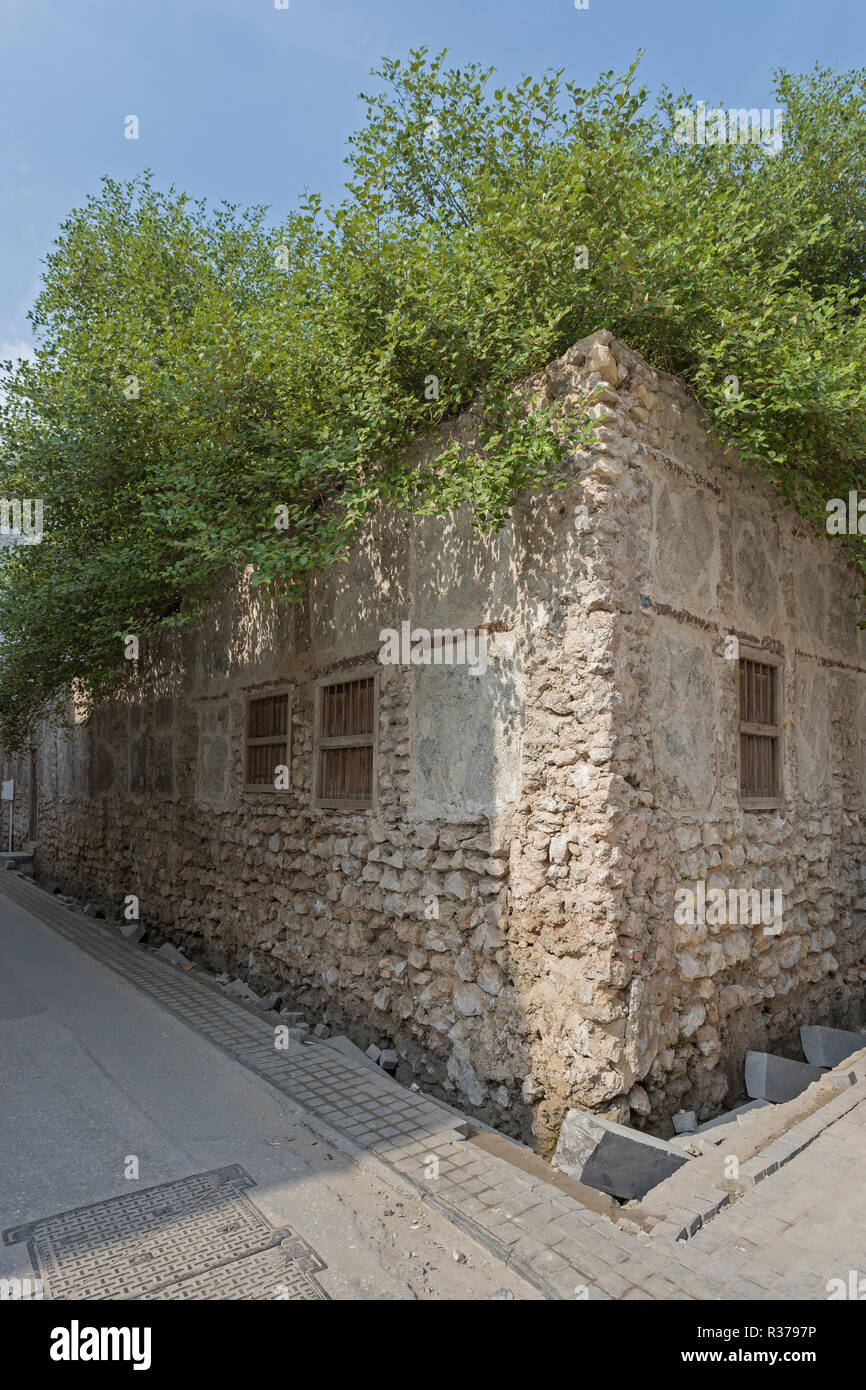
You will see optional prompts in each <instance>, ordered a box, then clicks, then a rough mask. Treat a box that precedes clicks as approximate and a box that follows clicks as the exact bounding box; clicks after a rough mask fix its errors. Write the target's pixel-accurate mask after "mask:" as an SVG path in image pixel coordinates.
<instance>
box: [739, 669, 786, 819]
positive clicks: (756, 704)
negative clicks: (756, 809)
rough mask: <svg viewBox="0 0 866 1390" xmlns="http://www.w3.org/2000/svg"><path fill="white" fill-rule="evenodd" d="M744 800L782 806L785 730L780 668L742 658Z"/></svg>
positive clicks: (741, 742)
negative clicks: (781, 702) (783, 734)
mask: <svg viewBox="0 0 866 1390" xmlns="http://www.w3.org/2000/svg"><path fill="white" fill-rule="evenodd" d="M739 681H740V796H741V798H742V800H743V801H744V802H751V803H753V804H755V805H759V806H760V805H767V806H773V805H779V804H780V802H781V788H782V775H781V774H782V768H781V749H782V727H781V718H780V715H779V667H778V666H775V665H771V664H770V663H768V662H763V661H756V660H752V659H751V658H747V657H741V658H740V661H739Z"/></svg>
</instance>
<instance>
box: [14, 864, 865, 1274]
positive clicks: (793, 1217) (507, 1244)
mask: <svg viewBox="0 0 866 1390" xmlns="http://www.w3.org/2000/svg"><path fill="white" fill-rule="evenodd" d="M0 891H2V892H4V893H5V894H7V895H8V896H9V897H10V898H12V899H13V900H14V901H15V902H17V903H18V904H19V905H20V906H22V907H24V908H26V909H27V910H28V911H30V912H31V913H32V914H33V915H34V916H35V917H36V918H38V920H40V921H41V922H43V923H45V925H47V926H49V927H50V928H52V929H53V930H54V931H56V932H58V933H59V934H60V935H61V936H63V937H65V938H66V939H67V940H68V941H71V942H73V943H74V944H75V945H76V946H78V947H79V948H80V949H82V950H84V951H86V952H87V953H88V954H89V955H90V956H92V957H94V958H95V959H96V960H98V961H100V962H101V963H102V964H103V965H104V966H106V967H107V968H108V969H110V970H112V971H114V972H115V973H116V974H118V975H119V976H121V977H122V978H123V979H125V980H127V981H128V982H129V983H130V984H132V985H134V986H135V987H136V988H138V989H141V990H143V991H144V992H145V993H147V994H148V995H149V996H150V997H151V998H152V999H153V1000H154V1001H155V1002H156V1003H158V1004H159V1005H161V1006H162V1007H163V1008H165V1009H167V1010H169V1011H170V1012H171V1013H172V1014H173V1015H174V1016H175V1017H177V1018H179V1019H181V1020H182V1021H183V1022H185V1023H187V1024H188V1025H189V1026H191V1027H192V1028H194V1029H195V1030H196V1031H198V1032H199V1033H201V1034H202V1035H203V1036H204V1037H206V1038H207V1039H208V1040H209V1041H210V1042H212V1043H213V1044H214V1045H215V1046H217V1047H219V1048H221V1049H222V1050H223V1051H225V1052H228V1053H230V1054H231V1056H233V1057H234V1058H235V1059H236V1060H238V1061H239V1062H240V1063H241V1064H242V1065H244V1066H246V1067H248V1068H249V1069H250V1070H252V1071H254V1072H255V1073H257V1074H258V1075H259V1076H262V1077H264V1078H265V1079H266V1080H268V1081H269V1082H271V1084H272V1085H274V1086H276V1087H277V1088H278V1089H279V1090H281V1091H282V1092H283V1093H284V1094H286V1095H288V1096H289V1097H290V1098H291V1099H292V1101H293V1102H295V1103H296V1104H297V1105H298V1106H300V1107H301V1108H302V1109H306V1110H307V1111H309V1112H311V1113H312V1114H314V1115H315V1116H316V1117H317V1118H318V1119H319V1120H321V1121H323V1122H324V1123H326V1124H328V1125H330V1126H331V1127H332V1128H333V1129H334V1130H336V1131H338V1132H339V1133H340V1134H342V1135H344V1136H345V1137H346V1138H347V1139H348V1140H349V1141H350V1142H351V1143H352V1144H354V1145H356V1146H357V1147H358V1148H360V1149H362V1150H367V1151H369V1152H371V1153H372V1154H375V1156H376V1157H377V1159H379V1160H380V1161H382V1162H384V1163H386V1164H387V1165H389V1166H390V1167H391V1168H393V1169H395V1170H396V1171H397V1172H398V1173H400V1174H401V1176H402V1177H404V1178H406V1179H408V1180H409V1181H410V1182H411V1183H412V1184H414V1186H415V1187H416V1188H418V1189H419V1190H420V1192H421V1193H422V1195H423V1197H424V1200H425V1201H427V1202H428V1203H429V1204H430V1205H431V1206H434V1207H436V1208H438V1209H439V1210H440V1211H442V1213H443V1214H444V1215H446V1216H447V1217H448V1218H449V1219H450V1220H451V1221H452V1222H455V1223H456V1224H457V1225H458V1226H460V1227H462V1228H463V1229H464V1230H466V1232H467V1234H470V1235H472V1236H473V1237H474V1238H475V1239H476V1240H479V1241H481V1242H482V1243H483V1244H484V1245H486V1246H487V1247H488V1248H489V1249H491V1250H492V1251H493V1252H494V1253H495V1254H497V1255H498V1256H499V1257H500V1258H501V1259H502V1260H503V1261H504V1262H505V1263H506V1264H508V1265H509V1266H511V1267H512V1268H513V1269H514V1270H515V1272H517V1273H519V1274H521V1275H522V1276H523V1277H524V1278H526V1279H528V1280H529V1281H530V1282H531V1283H532V1284H534V1285H535V1287H537V1288H538V1289H540V1290H541V1291H542V1292H543V1293H544V1294H546V1296H547V1297H549V1298H554V1299H575V1298H581V1299H582V1298H589V1299H591V1300H611V1299H622V1300H634V1299H659V1300H668V1299H677V1300H683V1299H723V1300H729V1299H736V1300H741V1299H751V1298H757V1299H770V1298H826V1297H827V1296H828V1294H827V1289H826V1286H827V1281H828V1280H829V1279H831V1278H833V1277H839V1278H845V1279H846V1280H847V1279H848V1273H849V1270H850V1269H859V1270H861V1271H862V1276H863V1277H864V1278H866V1181H864V1179H866V1152H864V1146H863V1144H862V1136H863V1132H864V1128H866V1099H856V1098H855V1097H854V1096H851V1098H850V1100H851V1102H853V1105H852V1104H851V1103H850V1102H849V1108H848V1109H847V1112H846V1113H844V1114H841V1116H840V1118H839V1119H837V1120H836V1121H835V1123H834V1124H833V1125H832V1126H831V1127H830V1128H828V1129H825V1130H824V1131H823V1132H822V1133H820V1134H819V1135H818V1136H817V1137H816V1138H815V1139H814V1140H813V1141H812V1142H811V1143H810V1144H809V1146H808V1147H807V1148H805V1149H803V1150H802V1151H801V1152H800V1153H798V1154H797V1155H796V1156H795V1157H793V1158H792V1159H791V1160H790V1161H789V1162H787V1163H785V1164H784V1166H783V1167H781V1168H779V1169H778V1170H777V1171H776V1172H774V1173H773V1174H772V1176H770V1177H769V1178H768V1179H767V1180H765V1181H763V1182H761V1183H760V1184H759V1185H758V1186H756V1187H754V1188H753V1189H752V1190H751V1191H750V1192H748V1193H747V1195H745V1196H744V1197H743V1198H742V1199H741V1200H739V1201H737V1202H735V1203H734V1204H733V1205H730V1206H725V1207H723V1208H722V1209H721V1211H719V1213H718V1214H717V1215H715V1216H714V1217H713V1218H712V1219H711V1220H709V1221H707V1222H706V1223H705V1224H704V1225H703V1227H702V1228H701V1229H700V1230H699V1231H698V1232H697V1234H696V1235H694V1236H693V1237H692V1238H691V1239H690V1240H688V1241H682V1240H671V1239H666V1238H664V1237H663V1238H660V1239H656V1238H654V1239H652V1240H651V1239H650V1238H648V1237H645V1236H641V1237H637V1236H635V1235H634V1234H632V1233H631V1232H629V1231H627V1230H623V1229H621V1228H620V1227H619V1226H617V1225H616V1224H614V1223H613V1222H612V1221H610V1220H609V1219H608V1218H607V1217H606V1216H604V1215H601V1214H600V1213H598V1212H594V1211H591V1210H589V1209H588V1208H586V1207H583V1206H581V1204H580V1203H579V1202H577V1201H576V1200H575V1199H574V1198H573V1197H571V1196H569V1195H568V1194H566V1193H563V1192H561V1191H560V1190H559V1189H558V1188H556V1187H554V1186H552V1185H551V1184H549V1183H546V1182H544V1181H543V1180H542V1179H540V1178H538V1177H535V1176H532V1175H529V1174H527V1173H524V1172H523V1171H522V1170H520V1169H517V1168H515V1167H514V1166H513V1165H512V1164H510V1163H508V1162H507V1160H505V1159H503V1158H499V1157H496V1156H494V1155H491V1154H489V1153H487V1152H485V1151H484V1150H482V1149H480V1148H477V1147H474V1146H473V1145H472V1144H471V1143H470V1142H469V1141H467V1140H465V1139H463V1138H462V1137H461V1135H460V1134H459V1133H458V1132H457V1130H456V1128H455V1126H457V1125H458V1124H459V1123H460V1122H461V1119H462V1117H461V1116H460V1115H459V1114H458V1113H457V1112H455V1111H454V1110H452V1109H450V1108H449V1107H448V1106H446V1105H444V1104H441V1103H439V1102H438V1101H436V1100H434V1099H431V1098H430V1097H428V1096H424V1095H421V1094H419V1093H415V1092H413V1091H411V1090H407V1089H405V1088H404V1087H402V1086H400V1085H398V1084H397V1083H396V1082H395V1081H392V1080H391V1079H390V1078H389V1077H388V1076H387V1075H385V1074H384V1073H383V1074H382V1075H381V1076H379V1075H377V1074H376V1073H375V1072H373V1071H372V1070H371V1069H370V1068H367V1067H364V1066H361V1065H359V1064H356V1063H355V1062H353V1061H352V1060H350V1059H349V1058H346V1057H343V1056H342V1055H341V1054H339V1053H338V1052H336V1051H335V1050H334V1049H331V1048H328V1047H325V1046H324V1045H322V1044H318V1043H317V1044H301V1043H294V1042H289V1043H288V1045H287V1046H286V1048H285V1049H280V1050H278V1049H277V1048H276V1047H275V1046H274V1037H275V1033H274V1027H275V1022H274V1020H273V1019H271V1020H268V1019H267V1018H266V1017H265V1016H264V1015H261V1016H258V1015H257V1012H256V1011H255V1009H254V1008H251V1007H249V1006H246V1005H244V1004H242V1003H240V1002H238V1001H236V1000H233V999H232V998H231V997H230V996H226V995H224V994H222V993H221V991H219V989H218V987H217V986H215V985H212V984H209V983H207V982H205V981H204V980H202V979H200V978H194V977H193V976H192V975H190V974H187V973H185V972H183V971H181V970H180V969H178V967H176V966H173V965H170V964H168V963H167V962H165V961H162V960H158V959H157V958H156V957H155V956H153V955H151V954H149V953H148V952H147V951H146V950H144V949H142V948H141V947H138V946H133V945H130V944H129V943H128V942H127V941H125V940H124V939H123V938H122V937H121V936H120V935H119V934H117V933H116V932H114V931H112V930H110V929H108V928H107V927H106V926H101V925H97V924H96V923H95V922H94V921H93V919H91V918H89V917H85V916H84V915H83V913H81V912H79V911H77V910H75V909H70V908H69V907H67V906H65V905H64V904H62V903H59V902H57V901H56V900H55V899H53V898H51V897H49V896H48V895H46V894H45V893H44V892H42V890H40V889H39V888H38V887H37V886H36V885H34V884H33V883H31V882H29V881H28V880H26V879H22V878H20V877H18V875H16V874H12V873H4V874H2V875H0ZM831 1104H835V1102H831ZM670 1229H671V1230H672V1231H673V1230H674V1228H673V1227H671V1228H670ZM839 1251H845V1252H850V1253H846V1254H845V1255H844V1256H843V1257H841V1258H840V1256H839V1253H838V1252H839Z"/></svg>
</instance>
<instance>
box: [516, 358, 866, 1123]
mask: <svg viewBox="0 0 866 1390" xmlns="http://www.w3.org/2000/svg"><path fill="white" fill-rule="evenodd" d="M595 344H596V345H595V347H594V348H593V349H591V350H590V355H589V357H587V358H586V360H585V361H584V362H583V369H584V372H585V370H586V368H587V367H589V366H592V367H594V368H595V370H596V373H599V372H600V373H601V374H603V376H604V378H605V380H606V384H607V385H608V386H609V387H610V389H609V390H608V392H607V395H606V398H605V399H606V403H607V406H608V409H609V411H610V412H611V413H610V416H609V418H608V419H607V421H606V422H605V424H604V426H603V428H602V430H601V431H600V434H601V436H602V438H601V439H600V442H599V447H598V451H597V453H596V454H595V456H594V458H593V459H592V460H590V461H589V466H588V468H587V470H586V472H585V473H584V475H583V481H584V488H585V492H586V494H587V504H588V505H585V506H581V505H580V504H578V509H577V518H576V520H577V526H578V531H579V533H580V536H581V557H582V562H583V565H584V569H583V572H582V575H581V577H580V579H579V582H578V583H577V584H576V585H574V586H572V591H571V594H570V595H569V596H568V598H567V600H566V602H565V603H564V605H563V608H562V626H561V640H560V643H559V648H558V650H555V651H553V652H552V653H551V655H550V658H549V659H548V662H547V671H548V672H549V677H550V678H549V687H548V688H547V690H546V692H545V693H542V691H541V690H539V692H538V698H537V703H535V705H534V709H533V710H532V711H530V713H529V716H528V717H529V721H530V727H531V724H532V721H533V720H536V721H543V722H544V723H545V725H546V733H545V735H544V737H543V739H542V744H543V747H544V749H545V750H546V751H545V752H544V754H543V756H542V757H541V758H540V759H539V768H538V788H539V791H540V792H541V790H542V787H543V788H544V790H545V791H546V796H545V799H544V800H543V801H542V802H541V804H540V805H541V809H536V810H535V812H534V825H535V834H534V835H533V834H532V833H530V834H529V835H528V836H527V839H528V841H529V844H530V845H531V846H532V851H531V854H530V856H529V857H530V858H531V859H532V860H533V862H532V863H531V864H528V865H527V867H526V886H525V890H523V888H522V885H521V883H520V879H519V875H517V876H516V877H515V882H514V895H515V899H516V900H517V899H519V898H520V896H521V892H522V891H525V898H526V901H527V904H529V903H530V902H531V905H532V906H531V909H530V908H529V906H527V912H526V914H525V919H527V920H528V918H529V916H530V912H531V913H532V914H534V915H535V916H536V918H537V926H538V941H539V945H540V946H541V945H544V946H545V949H546V951H547V953H548V958H547V960H545V959H544V958H543V957H542V956H541V955H540V954H539V957H538V960H537V963H536V968H537V970H538V983H537V985H536V987H535V995H534V996H532V995H530V997H531V998H532V997H536V998H537V999H538V1000H539V1019H541V1018H544V1017H545V1015H547V1017H548V1019H549V1020H550V1021H551V1025H552V1026H550V1027H549V1028H548V1029H547V1030H545V1031H546V1036H545V1038H544V1041H543V1042H542V1043H541V1044H540V1046H539V1047H538V1048H537V1049H536V1052H535V1056H534V1062H533V1077H534V1078H535V1079H534V1081H533V1082H531V1083H530V1084H531V1085H533V1086H534V1094H535V1095H536V1096H538V1097H539V1100H540V1102H541V1103H540V1107H539V1108H540V1111H541V1112H544V1111H545V1109H546V1110H547V1114H544V1113H542V1114H541V1115H540V1116H539V1117H538V1118H539V1119H540V1121H541V1124H540V1125H539V1128H540V1129H541V1128H542V1126H543V1128H544V1130H545V1131H546V1130H548V1129H549V1130H550V1131H553V1130H555V1127H556V1123H557V1121H558V1119H559V1117H561V1114H562V1108H563V1106H562V1097H563V1095H568V1096H569V1097H570V1099H571V1100H572V1102H576V1103H577V1104H578V1105H581V1106H586V1107H591V1108H594V1109H598V1110H600V1111H602V1112H603V1113H605V1114H608V1115H610V1116H611V1117H613V1118H619V1119H623V1120H625V1119H629V1118H630V1119H631V1121H632V1122H633V1123H638V1124H641V1123H645V1122H647V1123H648V1124H649V1127H650V1128H654V1129H657V1130H659V1131H660V1132H669V1131H666V1130H665V1127H664V1121H665V1119H666V1118H667V1116H668V1115H669V1114H670V1113H671V1112H672V1111H673V1110H674V1109H678V1108H680V1107H685V1108H689V1109H691V1108H694V1109H696V1110H697V1111H698V1112H699V1115H700V1116H702V1117H703V1116H707V1115H709V1114H711V1113H714V1112H715V1111H716V1110H717V1109H718V1107H719V1104H720V1103H721V1102H722V1101H723V1100H724V1099H725V1098H726V1099H727V1102H728V1103H732V1102H733V1101H734V1100H735V1099H737V1098H739V1097H740V1096H741V1095H742V1061H743V1057H744V1053H745V1051H746V1049H747V1048H748V1047H758V1048H764V1047H768V1048H770V1049H771V1050H780V1051H784V1050H788V1051H790V1055H794V1056H798V1055H799V1048H798V1038H797V1030H798V1027H799V1025H800V1023H803V1022H834V1023H837V1024H840V1025H846V1024H847V1025H849V1026H851V1025H854V1024H859V1023H862V1021H863V1000H864V979H866V894H864V888H863V879H864V876H866V862H864V858H863V852H862V848H861V847H862V844H863V829H862V827H863V825H864V823H866V822H864V786H866V784H864V770H866V763H864V737H866V734H864V727H866V726H864V713H866V703H864V702H866V633H864V632H863V631H861V630H860V629H859V628H858V627H857V620H858V617H859V616H860V614H861V612H862V608H861V605H860V599H861V594H862V581H861V580H860V579H859V578H858V576H857V574H856V573H853V572H852V571H851V570H850V569H848V568H847V566H846V564H845V563H844V560H843V559H842V557H841V556H840V552H839V551H838V550H836V549H834V546H833V542H832V541H831V540H830V539H829V538H828V539H823V538H821V537H817V538H816V537H814V536H812V535H810V534H808V533H807V532H806V530H805V528H804V525H803V523H802V522H801V521H800V520H799V519H798V518H797V517H796V515H794V514H792V513H791V512H790V511H786V510H785V509H784V508H782V507H781V506H780V505H779V503H778V501H777V500H776V499H775V497H774V496H773V495H772V494H771V493H770V491H769V490H768V489H767V488H765V487H764V486H763V485H762V484H761V483H760V482H759V481H758V480H757V479H756V478H755V477H754V475H752V474H750V473H749V472H747V471H746V470H744V469H743V468H742V467H741V466H739V464H738V463H737V460H736V459H735V458H734V457H733V456H728V457H722V455H721V454H720V452H719V450H718V449H717V448H715V447H713V446H712V445H711V444H710V443H709V441H708V438H707V434H706V431H705V429H704V428H703V426H702V424H701V421H700V417H699V414H698V411H697V410H696V409H695V407H694V406H693V405H692V404H691V403H690V402H689V400H688V399H687V397H686V396H685V395H684V394H683V392H682V391H681V389H680V388H679V386H678V385H677V384H676V383H675V382H674V381H673V380H671V379H670V378H665V377H663V376H661V375H659V374H657V373H655V372H653V371H651V370H650V369H649V368H648V367H647V364H646V363H645V362H644V361H643V359H641V358H640V357H639V356H638V355H637V354H636V353H633V352H631V351H630V350H628V349H627V348H625V347H624V346H623V345H622V344H619V343H616V342H614V341H612V340H611V339H610V337H609V335H604V334H602V335H596V337H595ZM585 346H586V345H584V344H582V345H578V347H577V348H576V349H573V350H572V352H571V353H569V354H567V355H566V357H565V358H564V359H563V362H562V364H561V368H562V370H561V377H560V380H559V381H558V382H557V381H556V380H555V378H554V380H553V382H552V386H551V389H550V392H549V394H550V396H552V397H553V398H556V396H557V395H560V396H561V395H562V394H563V392H565V395H566V399H567V398H568V392H569V391H571V390H573V389H574V377H573V372H572V371H569V368H570V367H571V368H573V367H574V366H580V364H581V359H582V356H583V352H584V349H585ZM588 380H589V381H590V382H592V381H596V382H597V381H598V376H595V377H593V376H590V377H589V378H588ZM731 634H733V635H735V636H737V638H738V640H739V641H740V642H741V643H742V644H743V649H744V650H746V647H747V646H752V647H754V648H757V649H758V650H759V651H760V650H761V649H762V648H763V649H764V650H767V649H769V650H772V651H774V652H776V653H779V654H781V656H782V658H783V666H782V678H781V679H782V685H783V690H784V698H783V705H782V708H783V711H784V739H783V786H784V792H785V805H784V808H783V809H782V810H779V811H775V810H764V811H747V810H744V809H742V808H741V806H740V803H739V778H738V741H739V739H738V722H737V721H738V710H737V666H736V662H735V661H734V660H731V659H730V656H729V655H726V650H727V651H728V652H729V651H730V650H731V648H730V646H729V644H728V641H727V639H728V637H729V635H731ZM575 658H576V663H577V664H575ZM594 686H595V689H594ZM590 701H591V702H592V706H593V710H592V712H593V715H594V719H595V729H594V730H593V731H592V733H591V734H586V733H585V730H584V729H583V727H582V726H583V721H584V718H585V711H586V707H587V703H588V702H590ZM605 708H606V709H607V710H608V717H607V719H605V718H603V717H602V713H603V710H604V709H605ZM545 711H549V713H545ZM557 726H558V727H557ZM594 739H597V740H598V741H597V742H594V741H593V740H594ZM545 761H546V763H547V765H548V767H549V769H550V770H549V772H548V773H545V771H544V769H543V766H542V764H543V763H544V762H545ZM563 770H564V771H565V775H564V776H563ZM575 786H576V787H577V788H579V789H580V791H581V792H582V797H581V799H580V800H579V801H578V802H577V803H576V804H575V795H574V788H575ZM526 824H527V827H529V828H531V827H532V825H533V819H532V818H529V819H528V820H527V822H526ZM545 861H547V862H545ZM699 881H700V882H702V883H703V884H704V885H705V887H706V891H707V892H709V891H710V890H711V889H713V888H720V889H723V890H726V891H727V890H730V889H732V888H733V889H750V890H751V889H758V890H760V889H768V890H771V889H779V890H781V893H782V902H783V912H782V914H781V918H780V920H779V921H778V922H776V921H773V923H772V926H771V929H770V930H765V924H764V923H762V922H759V923H758V924H756V925H755V924H752V923H751V922H749V923H747V924H745V925H744V924H742V923H740V924H737V923H734V924H731V925H726V924H717V923H716V922H712V921H710V919H709V914H705V920H704V921H700V920H696V921H695V923H694V925H693V926H692V925H689V924H688V922H684V923H683V925H678V924H677V922H676V920H675V904H676V902H677V901H680V900H678V899H677V898H676V896H675V895H676V893H677V890H680V889H686V888H689V887H690V888H691V889H692V890H696V889H697V884H698V882H699ZM569 894H572V895H573V896H571V897H569ZM558 898H559V899H561V902H560V904H559V906H558V910H557V899H558ZM684 915H685V914H684ZM695 915H696V916H698V917H699V916H700V914H699V913H696V914H695ZM569 922H570V923H571V924H572V927H569V926H568V925H567V924H568V923H569ZM574 924H577V926H578V930H577V931H574V930H573V929H572V928H573V925H574ZM557 943H558V944H557ZM558 999H559V1000H560V1001H562V1002H561V1003H560V1006H559V1008H558V1009H557V1000H558ZM566 1000H568V1003H569V1006H570V1007H569V1006H567V1005H566V1003H565V1001H566ZM542 1001H543V1002H542ZM570 1009H573V1012H570ZM557 1013H558V1015H559V1016H558V1018H556V1017H555V1016H556V1015H557ZM557 1071H558V1072H560V1073H561V1078H562V1079H561V1085H560V1087H559V1089H558V1091H553V1090H552V1088H551V1085H550V1079H551V1075H552V1073H555V1072H557ZM542 1091H544V1092H545V1093H546V1099H544V1100H541V1092H542ZM543 1137H544V1138H545V1139H546V1138H547V1134H546V1132H545V1133H544V1135H543Z"/></svg>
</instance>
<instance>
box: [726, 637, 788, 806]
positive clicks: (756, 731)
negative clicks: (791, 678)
mask: <svg viewBox="0 0 866 1390" xmlns="http://www.w3.org/2000/svg"><path fill="white" fill-rule="evenodd" d="M741 661H752V662H755V663H757V664H758V665H760V666H770V667H772V668H773V707H774V711H775V715H776V722H775V723H774V724H752V723H749V722H747V721H746V720H744V719H743V710H742V704H741V698H740V662H741ZM784 666H785V659H784V657H782V656H780V655H779V654H778V653H777V652H773V651H768V650H767V648H766V647H753V646H750V645H748V644H747V643H743V642H740V643H739V646H738V649H737V661H736V682H737V796H738V799H739V803H740V806H741V808H742V809H743V810H744V811H777V810H779V809H781V808H782V807H783V806H784V805H785V733H784V724H785V717H784V695H785V682H784ZM743 734H752V735H755V736H757V737H760V738H772V739H773V740H774V741H775V744H776V760H777V761H776V768H777V788H778V789H777V792H776V795H775V796H745V795H744V794H743V743H742V735H743Z"/></svg>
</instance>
